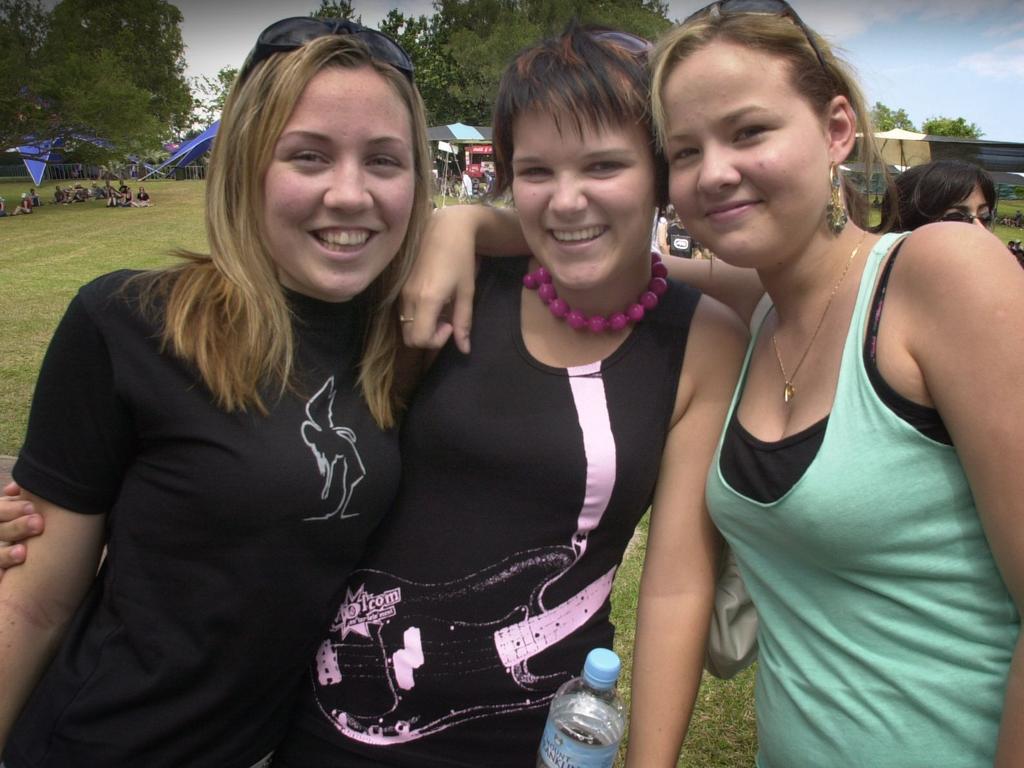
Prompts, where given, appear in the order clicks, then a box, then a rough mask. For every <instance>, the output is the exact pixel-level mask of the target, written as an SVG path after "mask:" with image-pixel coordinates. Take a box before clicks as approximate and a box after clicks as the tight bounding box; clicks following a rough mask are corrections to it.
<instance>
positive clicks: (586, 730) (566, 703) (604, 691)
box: [537, 648, 626, 768]
mask: <svg viewBox="0 0 1024 768" xmlns="http://www.w3.org/2000/svg"><path fill="white" fill-rule="evenodd" d="M621 668H622V663H621V662H620V661H619V657H618V656H616V655H615V652H614V651H610V650H608V649H607V648H595V649H594V650H592V651H591V652H590V653H588V654H587V661H586V663H585V664H584V665H583V676H582V677H574V678H573V679H572V680H570V681H569V682H567V683H565V684H564V685H562V687H561V688H559V689H558V693H556V694H555V698H554V699H552V701H551V709H550V710H549V712H548V722H547V725H545V726H544V736H543V737H542V738H541V742H540V750H539V751H538V753H537V768H612V763H613V762H614V761H615V754H616V753H617V752H618V751H619V742H620V741H622V734H623V732H624V731H625V730H626V711H625V708H624V707H623V706H622V701H621V699H619V696H618V694H617V693H616V692H615V683H616V681H617V680H618V679H619V671H620V670H621Z"/></svg>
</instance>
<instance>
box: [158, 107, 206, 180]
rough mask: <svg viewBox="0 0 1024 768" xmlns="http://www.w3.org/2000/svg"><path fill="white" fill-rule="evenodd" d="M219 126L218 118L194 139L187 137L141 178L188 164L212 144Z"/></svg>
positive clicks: (200, 155)
mask: <svg viewBox="0 0 1024 768" xmlns="http://www.w3.org/2000/svg"><path fill="white" fill-rule="evenodd" d="M219 128H220V120H217V121H216V122H214V123H213V125H211V126H210V127H209V128H207V129H206V130H205V131H203V132H202V133H200V134H199V135H198V136H196V137H195V138H194V139H189V140H188V141H186V142H185V143H184V144H182V145H181V146H180V147H178V151H177V152H175V153H174V154H173V155H171V156H170V157H169V158H167V159H166V160H164V161H163V162H162V163H160V165H158V166H157V167H156V168H154V169H153V170H152V171H150V172H149V173H147V174H146V175H145V176H143V177H142V178H143V179H148V178H149V177H150V176H153V175H156V174H160V175H162V176H167V175H168V174H170V173H171V171H173V170H174V169H175V168H177V167H178V166H183V165H188V164H189V163H191V162H192V161H193V160H195V159H197V158H199V157H202V156H203V155H205V154H206V153H207V152H208V151H209V149H210V147H211V146H212V144H213V140H214V139H215V138H216V137H217V130H218V129H219Z"/></svg>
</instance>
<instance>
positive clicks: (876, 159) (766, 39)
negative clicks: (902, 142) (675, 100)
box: [651, 12, 892, 228]
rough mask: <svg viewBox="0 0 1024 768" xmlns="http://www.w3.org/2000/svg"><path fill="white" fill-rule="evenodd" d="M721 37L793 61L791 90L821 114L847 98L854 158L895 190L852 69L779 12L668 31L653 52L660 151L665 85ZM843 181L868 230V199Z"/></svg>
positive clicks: (854, 215) (856, 216)
mask: <svg viewBox="0 0 1024 768" xmlns="http://www.w3.org/2000/svg"><path fill="white" fill-rule="evenodd" d="M808 35H813V36H814V43H815V45H817V46H818V50H819V51H821V57H822V60H823V61H822V62H819V61H818V56H817V54H816V53H815V52H814V49H813V48H812V47H811V45H810V43H809V42H808V37H807V36H808ZM717 39H721V40H725V41H728V42H731V43H735V44H737V45H741V46H745V47H748V48H753V49H754V50H758V51H762V52H764V53H766V54H769V55H772V56H777V57H779V58H781V59H784V60H785V61H786V62H788V63H789V71H790V84H791V85H792V86H793V89H794V90H795V91H796V92H797V93H799V94H800V95H801V96H802V97H803V98H804V99H805V100H806V101H807V103H808V104H810V106H811V108H812V109H813V110H814V111H815V112H816V113H819V114H821V115H822V116H824V114H825V112H826V110H827V108H828V105H829V103H830V102H831V101H832V99H833V98H835V97H836V96H845V97H846V98H847V100H848V101H849V102H850V106H851V107H853V111H854V114H855V116H856V119H857V131H858V133H860V135H861V137H862V138H861V139H860V141H858V148H857V149H855V150H854V152H855V153H856V156H855V159H856V160H858V161H860V162H861V163H863V166H864V177H865V179H867V180H870V179H871V178H872V175H873V174H874V173H876V172H880V173H881V174H882V175H883V178H884V180H885V184H886V186H887V187H891V186H892V180H891V178H890V177H889V174H888V172H887V171H886V168H885V164H884V163H883V162H882V158H881V155H880V154H879V152H878V148H877V147H876V146H875V143H874V141H873V140H872V137H873V136H874V126H873V125H872V122H871V113H870V112H869V110H868V108H867V104H866V102H865V100H864V95H863V93H862V92H861V89H860V86H859V85H858V84H857V80H856V78H855V77H854V75H853V72H852V70H851V69H850V67H849V65H847V64H846V63H845V62H844V61H842V59H840V58H839V57H838V56H836V54H835V53H834V52H833V50H832V48H831V46H829V44H828V43H827V42H826V41H825V40H824V38H822V37H821V36H820V35H818V34H817V33H815V32H814V31H813V30H811V29H809V28H808V29H807V34H806V35H805V34H804V30H803V29H801V27H800V26H798V25H797V24H795V23H794V22H793V21H792V20H791V19H789V18H787V17H785V16H781V15H778V14H769V13H728V12H726V13H722V14H720V15H715V14H711V13H708V14H705V15H703V16H700V17H698V18H696V19H694V20H693V21H690V22H688V23H685V24H681V25H679V26H677V27H675V28H673V29H671V30H669V31H668V32H667V33H666V34H665V35H664V37H662V38H661V39H660V40H659V41H658V44H657V45H656V46H655V49H654V51H653V52H652V54H651V106H652V112H653V113H654V124H655V128H656V130H657V133H658V141H659V143H660V144H661V145H662V147H664V145H665V137H666V130H667V114H666V111H665V103H664V101H663V99H662V91H663V89H664V88H665V83H666V82H667V80H668V78H669V76H670V75H671V74H672V72H673V70H674V69H675V67H676V66H677V65H678V64H679V63H680V62H682V61H683V60H684V59H686V58H687V57H688V56H690V55H691V54H693V53H695V52H696V51H698V50H700V49H701V48H703V47H705V46H706V45H708V44H710V43H711V42H712V41H714V40H717ZM822 63H824V67H823V66H822ZM843 183H844V187H845V189H844V191H845V193H846V194H845V199H846V204H847V208H848V209H849V214H850V218H851V219H853V220H854V221H855V222H856V223H857V224H858V225H859V226H861V227H864V228H867V226H868V211H869V207H868V205H867V195H866V194H859V193H857V191H856V190H855V189H854V188H853V187H852V185H851V184H850V183H849V181H848V180H847V179H846V178H845V177H844V178H843Z"/></svg>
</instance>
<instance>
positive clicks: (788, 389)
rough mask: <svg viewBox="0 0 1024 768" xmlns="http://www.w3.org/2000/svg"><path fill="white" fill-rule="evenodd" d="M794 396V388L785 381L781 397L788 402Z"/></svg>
mask: <svg viewBox="0 0 1024 768" xmlns="http://www.w3.org/2000/svg"><path fill="white" fill-rule="evenodd" d="M794 397H796V388H795V387H794V386H793V385H792V384H790V383H789V382H788V381H787V382H786V386H785V387H784V388H783V390H782V399H783V400H785V401H786V402H787V403H788V402H789V401H790V400H792V399H793V398H794Z"/></svg>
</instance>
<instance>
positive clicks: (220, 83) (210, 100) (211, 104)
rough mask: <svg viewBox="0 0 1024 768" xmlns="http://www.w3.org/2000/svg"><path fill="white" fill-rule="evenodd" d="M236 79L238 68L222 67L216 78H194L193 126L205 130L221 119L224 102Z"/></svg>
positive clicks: (201, 76)
mask: <svg viewBox="0 0 1024 768" xmlns="http://www.w3.org/2000/svg"><path fill="white" fill-rule="evenodd" d="M236 77H238V68H237V67H222V68H221V70H220V71H219V72H218V73H217V75H216V77H210V76H208V75H200V76H199V77H194V78H192V80H191V86H192V104H193V108H192V123H193V125H199V126H202V128H203V129H205V128H207V127H209V125H210V124H211V123H213V122H214V121H216V120H219V119H220V113H221V112H223V111H224V101H225V100H226V99H227V97H228V92H229V91H230V90H231V85H232V84H233V83H234V82H235V78H236Z"/></svg>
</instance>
